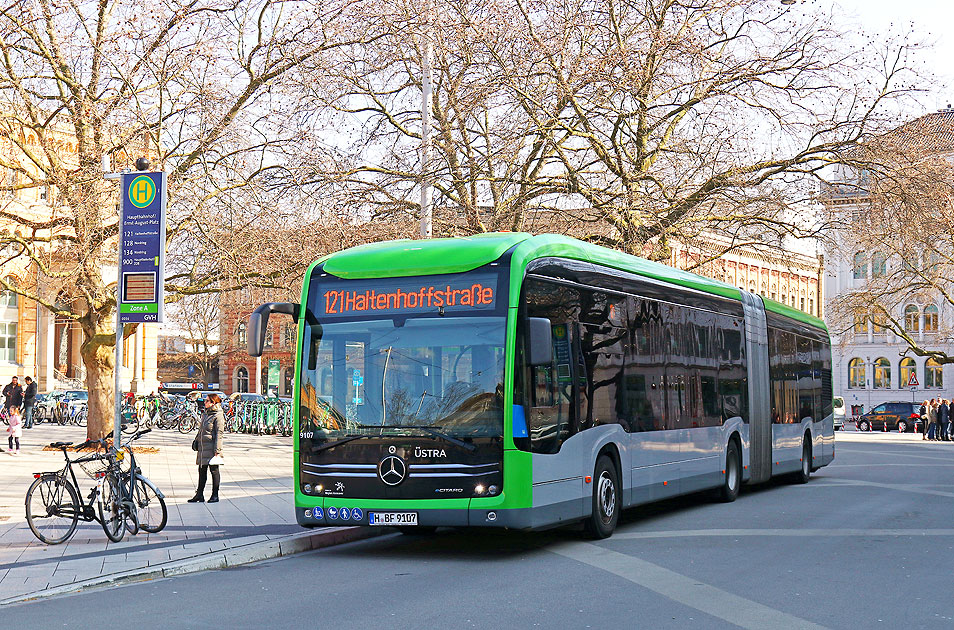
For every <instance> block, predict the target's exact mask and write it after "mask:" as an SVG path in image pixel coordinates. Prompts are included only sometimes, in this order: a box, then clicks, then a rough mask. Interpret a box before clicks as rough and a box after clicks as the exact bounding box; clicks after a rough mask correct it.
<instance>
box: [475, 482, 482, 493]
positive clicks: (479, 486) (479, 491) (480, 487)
mask: <svg viewBox="0 0 954 630" xmlns="http://www.w3.org/2000/svg"><path fill="white" fill-rule="evenodd" d="M483 493H484V486H483V484H480V483H478V484H477V487H475V488H474V494H483Z"/></svg>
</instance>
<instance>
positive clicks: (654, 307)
mask: <svg viewBox="0 0 954 630" xmlns="http://www.w3.org/2000/svg"><path fill="white" fill-rule="evenodd" d="M628 302H629V306H628V310H629V318H630V325H629V328H630V331H631V333H632V336H631V340H630V344H629V346H628V348H627V352H626V365H625V378H624V382H625V390H626V393H625V396H626V407H627V409H628V411H629V414H630V416H631V418H632V421H631V423H630V430H631V435H630V439H629V441H630V445H631V446H630V451H631V458H630V461H631V466H632V468H631V471H630V472H631V480H632V481H631V483H632V486H633V496H632V502H633V503H641V502H644V501H651V500H653V499H658V498H661V497H665V496H669V495H671V494H676V493H677V492H678V491H679V478H680V476H681V474H680V471H679V466H680V462H681V460H682V457H683V454H684V448H685V444H684V441H685V439H684V436H681V435H680V434H679V431H678V423H677V421H676V417H677V416H676V415H674V412H675V413H678V409H679V392H678V391H677V388H678V384H679V370H678V369H677V368H675V367H672V366H670V365H669V356H670V347H671V345H672V344H673V343H674V340H673V335H672V332H673V331H672V330H671V329H670V324H671V322H672V318H673V312H672V310H671V309H672V307H670V306H669V305H665V304H661V303H659V302H656V301H654V300H647V299H643V298H639V297H631V298H629V300H628Z"/></svg>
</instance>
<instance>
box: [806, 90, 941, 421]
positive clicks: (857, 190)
mask: <svg viewBox="0 0 954 630" xmlns="http://www.w3.org/2000/svg"><path fill="white" fill-rule="evenodd" d="M886 138H888V139H889V141H890V142H892V143H895V144H897V145H901V147H902V148H903V149H904V152H905V153H907V154H911V153H917V154H921V155H925V156H926V155H935V156H937V155H940V156H945V155H946V156H948V158H950V156H954V110H951V109H947V110H941V111H939V112H936V113H932V114H928V115H926V116H923V117H921V118H919V119H916V120H914V121H911V122H910V123H907V124H906V125H903V126H902V127H899V128H898V129H896V130H894V131H893V132H891V133H890V134H887V135H886ZM849 179H851V180H852V181H851V182H850V183H849ZM844 181H845V183H843V184H835V185H831V186H829V187H828V188H827V189H826V190H825V191H824V194H823V200H824V202H825V204H826V205H827V206H828V207H829V209H830V210H831V211H832V212H833V213H835V215H836V216H837V218H838V224H840V225H843V226H844V227H843V228H840V229H838V230H836V231H835V232H834V233H833V234H832V237H833V242H834V250H833V251H832V252H831V254H830V255H828V256H827V257H826V268H825V286H826V289H825V293H826V295H827V296H828V301H829V305H830V310H832V311H834V310H836V308H835V307H836V303H838V302H839V301H840V302H841V303H842V304H847V303H848V301H847V298H848V297H849V296H851V295H852V294H855V293H858V292H863V291H864V290H865V289H866V287H869V286H871V285H872V283H878V282H885V281H886V280H885V279H886V278H890V277H892V275H897V274H896V272H897V271H898V270H899V269H902V268H903V267H908V268H918V269H923V268H924V265H929V264H930V262H929V261H926V260H923V259H922V256H921V255H920V253H919V252H917V251H911V252H906V253H905V254H904V255H903V256H902V255H898V254H891V253H889V252H883V251H877V250H875V251H869V250H868V249H867V248H865V247H863V246H860V245H859V244H858V241H859V238H858V235H859V234H860V233H861V232H862V230H863V225H864V222H865V221H866V214H867V213H868V212H870V211H871V208H872V201H871V198H870V196H869V194H868V193H867V192H866V190H865V188H866V186H867V185H868V184H869V182H868V181H867V179H866V176H865V175H864V174H861V175H860V176H858V177H845V178H844ZM899 293H900V294H906V296H905V297H903V298H900V299H898V300H894V301H893V302H892V303H890V304H883V305H882V306H883V307H885V308H886V309H887V310H888V314H889V315H890V317H891V318H892V319H893V320H895V321H897V322H900V323H901V325H902V326H903V328H904V331H905V333H906V334H908V335H910V336H911V337H912V339H914V340H915V341H916V342H917V343H918V344H919V345H921V346H922V347H928V348H932V349H936V350H939V351H942V352H945V353H947V354H948V355H954V342H952V337H951V334H950V332H951V330H952V324H954V311H952V309H951V307H950V303H949V302H948V301H946V300H944V299H942V297H941V295H940V293H939V291H938V290H937V289H931V288H926V287H922V288H918V289H917V290H911V291H902V292H899ZM842 319H843V320H844V321H839V322H833V323H830V324H829V328H830V334H831V338H832V360H833V365H832V380H833V387H834V393H835V395H836V396H842V397H843V398H844V399H845V405H846V407H847V413H849V414H852V415H856V416H857V415H859V414H861V413H864V412H866V411H870V410H871V409H873V408H874V407H875V406H877V405H879V404H881V403H883V402H888V401H914V402H920V401H922V400H925V399H931V398H938V397H941V398H950V397H951V395H950V393H949V391H950V385H951V384H952V383H954V380H952V379H954V372H952V370H954V366H952V365H941V364H940V363H938V362H937V361H935V360H934V359H931V358H926V357H918V356H915V355H913V354H912V353H910V352H908V350H909V346H908V343H907V342H906V341H905V340H904V339H903V338H901V337H899V336H898V335H895V334H894V333H892V332H891V331H890V330H888V329H887V328H885V327H883V326H879V325H878V321H879V320H878V318H877V317H873V316H871V314H870V313H867V312H862V311H858V312H856V313H854V314H852V315H851V316H850V318H849V317H843V318H842Z"/></svg>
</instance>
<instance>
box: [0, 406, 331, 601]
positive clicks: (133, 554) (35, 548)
mask: <svg viewBox="0 0 954 630" xmlns="http://www.w3.org/2000/svg"><path fill="white" fill-rule="evenodd" d="M0 436H2V437H5V436H6V434H4V433H0ZM85 437H86V429H85V428H79V427H61V426H51V425H49V424H41V425H39V426H37V427H35V428H33V429H30V430H24V431H23V438H22V439H21V448H22V450H21V454H20V455H19V456H18V457H13V456H11V455H9V454H8V453H7V452H6V450H7V449H6V447H7V444H6V440H5V439H4V440H3V442H2V443H0V446H2V447H3V449H4V452H3V453H0V602H2V601H3V600H8V599H10V598H12V597H17V596H22V595H26V594H31V593H36V592H38V591H43V590H45V589H52V588H54V587H58V586H63V585H68V584H74V583H80V582H89V581H90V580H91V579H93V578H99V577H100V576H103V575H109V574H116V573H125V574H129V572H130V571H133V570H137V569H142V568H144V567H154V566H156V565H161V564H163V563H170V562H173V561H178V560H185V559H189V558H202V557H204V556H207V555H208V554H210V553H213V552H221V551H227V550H233V549H236V548H242V547H244V546H249V545H254V544H255V543H262V542H266V541H282V540H288V539H290V538H295V537H301V536H303V535H307V534H306V533H305V532H306V530H303V529H302V528H301V527H299V526H298V524H297V523H296V522H295V517H294V507H293V505H292V492H291V488H292V483H293V482H292V475H291V473H292V441H291V438H284V437H277V436H255V435H242V434H228V435H226V436H225V458H226V459H225V465H224V466H223V467H222V469H221V470H222V487H221V490H220V497H221V501H220V502H219V503H217V504H216V503H213V504H206V503H198V504H193V503H187V502H186V499H188V498H190V497H191V496H192V495H193V494H194V492H195V487H196V486H195V484H196V478H197V476H198V470H197V468H196V465H195V453H194V452H193V451H192V450H191V443H192V437H193V436H192V435H182V434H180V433H178V432H170V431H157V430H154V431H153V432H152V433H150V434H148V435H146V436H144V437H143V438H142V439H140V440H139V441H138V442H137V444H138V445H141V446H155V447H158V448H159V453H157V454H138V453H137V454H136V461H137V464H138V465H139V466H140V468H141V469H142V471H143V473H144V474H145V475H146V476H147V477H149V478H150V479H152V481H154V482H155V483H156V485H157V486H158V487H159V488H160V489H161V490H162V492H163V494H165V497H166V505H167V507H168V510H169V522H168V524H167V525H166V527H165V529H164V530H163V531H162V532H160V533H158V534H147V533H145V532H140V533H139V534H138V535H136V536H129V535H128V534H127V536H126V537H125V538H124V539H123V540H122V542H119V543H112V542H109V540H108V539H107V538H106V534H105V533H104V532H103V530H102V527H101V526H100V525H99V523H96V522H93V523H83V522H82V521H81V522H80V523H79V526H78V528H77V531H76V533H75V535H74V536H73V537H72V538H71V539H70V540H69V541H68V542H66V543H64V544H61V545H45V544H43V543H41V542H40V541H39V540H37V538H36V537H35V536H34V535H33V533H32V532H31V531H30V528H29V527H28V526H27V523H26V519H25V517H24V498H25V496H26V491H27V488H28V487H29V486H30V484H31V483H32V482H33V473H34V472H40V471H48V470H56V469H58V468H61V467H62V466H63V455H62V453H61V452H58V451H42V450H41V449H42V448H43V446H45V445H47V444H49V443H50V442H53V441H58V440H64V441H73V442H76V443H79V442H82V441H83V440H84V439H85ZM72 456H73V454H71V457H72ZM77 477H78V478H79V482H80V486H81V494H82V495H83V496H84V497H85V496H86V494H87V493H88V491H89V488H91V487H92V485H93V482H92V481H91V480H90V479H89V478H88V477H85V476H82V475H80V474H79V472H78V473H77ZM210 487H211V479H210V480H209V486H208V487H207V488H206V498H208V494H209V490H210ZM327 529H329V530H333V529H340V528H327ZM313 531H314V532H317V531H319V530H313ZM259 546H261V545H259ZM274 555H279V554H274ZM266 557H268V556H266ZM180 564H181V563H180ZM133 572H134V571H133Z"/></svg>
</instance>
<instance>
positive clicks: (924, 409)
mask: <svg viewBox="0 0 954 630" xmlns="http://www.w3.org/2000/svg"><path fill="white" fill-rule="evenodd" d="M930 405H931V403H930V401H927V400H925V401H924V404H923V405H921V408H920V409H918V415H920V416H921V439H922V440H926V439H927V426H928V409H929V408H930Z"/></svg>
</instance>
